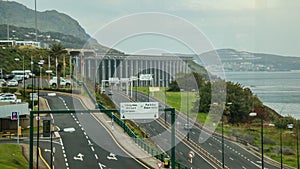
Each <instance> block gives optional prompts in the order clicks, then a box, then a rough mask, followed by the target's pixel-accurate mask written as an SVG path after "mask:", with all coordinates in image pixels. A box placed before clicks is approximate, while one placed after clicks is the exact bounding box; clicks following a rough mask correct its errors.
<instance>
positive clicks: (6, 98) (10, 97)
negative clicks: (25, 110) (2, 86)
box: [0, 93, 17, 103]
mask: <svg viewBox="0 0 300 169" xmlns="http://www.w3.org/2000/svg"><path fill="white" fill-rule="evenodd" d="M16 101H17V96H16V95H15V94H11V93H2V94H0V102H12V103H15V102H16Z"/></svg>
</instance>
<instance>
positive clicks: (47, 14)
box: [0, 0, 121, 53]
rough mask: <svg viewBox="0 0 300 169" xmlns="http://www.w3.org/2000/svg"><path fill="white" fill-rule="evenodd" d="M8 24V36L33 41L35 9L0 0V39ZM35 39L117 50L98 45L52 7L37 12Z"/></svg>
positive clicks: (70, 45)
mask: <svg viewBox="0 0 300 169" xmlns="http://www.w3.org/2000/svg"><path fill="white" fill-rule="evenodd" d="M7 23H8V24H9V28H10V33H9V34H10V39H15V40H35V11H34V10H32V9H29V8H27V7H26V6H24V5H22V4H20V3H17V2H13V1H2V0H0V30H1V32H0V39H7V29H6V25H7ZM37 29H38V31H37V32H38V41H39V42H42V43H47V44H49V45H51V44H53V43H58V42H60V43H62V45H63V46H64V47H66V48H82V47H83V46H84V48H90V49H97V50H98V51H99V52H102V53H106V52H110V53H121V52H119V51H117V50H115V49H110V48H107V47H105V46H102V45H100V44H99V43H98V42H97V41H96V40H95V39H93V38H91V37H90V35H88V34H87V33H86V32H85V30H84V29H83V28H82V27H81V26H80V25H79V23H78V22H77V21H76V20H75V19H73V18H71V17H70V16H68V15H66V14H63V13H60V12H57V11H55V10H51V11H44V12H39V11H37Z"/></svg>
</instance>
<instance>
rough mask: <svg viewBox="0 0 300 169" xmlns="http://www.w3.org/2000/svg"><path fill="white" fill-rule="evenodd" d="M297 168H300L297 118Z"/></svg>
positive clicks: (297, 124)
mask: <svg viewBox="0 0 300 169" xmlns="http://www.w3.org/2000/svg"><path fill="white" fill-rule="evenodd" d="M296 144H297V169H299V167H300V166H299V121H298V120H296Z"/></svg>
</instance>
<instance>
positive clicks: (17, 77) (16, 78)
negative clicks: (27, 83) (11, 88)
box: [13, 76, 24, 83]
mask: <svg viewBox="0 0 300 169" xmlns="http://www.w3.org/2000/svg"><path fill="white" fill-rule="evenodd" d="M13 79H14V80H16V81H18V83H23V81H24V77H21V76H15V77H14V78H13Z"/></svg>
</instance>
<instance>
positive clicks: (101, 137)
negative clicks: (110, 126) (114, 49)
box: [76, 113, 147, 169]
mask: <svg viewBox="0 0 300 169" xmlns="http://www.w3.org/2000/svg"><path fill="white" fill-rule="evenodd" d="M76 116H77V118H78V121H79V122H80V124H81V125H82V126H83V127H84V129H85V132H86V133H87V135H88V136H89V138H90V140H91V141H92V144H93V147H94V149H95V151H96V150H97V149H98V150H100V152H101V153H100V154H99V155H100V157H99V158H101V159H102V160H101V162H103V164H104V165H106V166H107V167H108V166H109V167H111V168H122V167H124V166H126V168H132V169H139V168H147V167H145V166H144V165H142V164H140V162H138V161H137V160H136V159H134V158H133V157H132V156H130V155H129V154H127V153H125V152H124V151H123V149H121V147H120V146H119V145H118V144H117V143H116V141H115V140H114V139H113V138H112V136H111V135H110V134H109V133H108V131H107V130H106V129H105V128H104V127H103V126H102V125H100V124H99V122H98V121H97V120H95V117H93V116H92V115H91V114H87V113H83V114H81V113H77V114H76ZM97 117H99V116H97ZM114 132H118V131H114ZM122 132H123V131H122ZM120 134H123V133H120ZM110 154H114V155H115V156H116V157H117V159H114V158H111V155H110Z"/></svg>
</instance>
